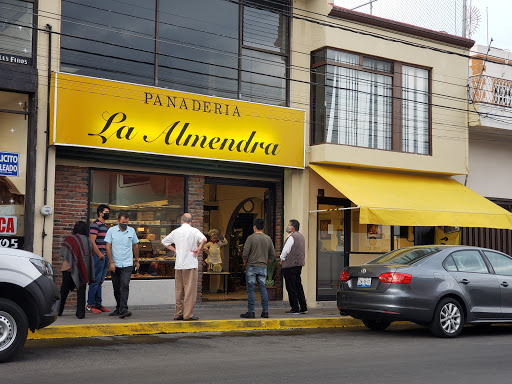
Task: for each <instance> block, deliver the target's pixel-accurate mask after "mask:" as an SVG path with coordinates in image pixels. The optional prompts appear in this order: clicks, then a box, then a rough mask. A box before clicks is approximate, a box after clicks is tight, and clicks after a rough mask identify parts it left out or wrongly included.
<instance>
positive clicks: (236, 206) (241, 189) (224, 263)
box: [202, 178, 276, 301]
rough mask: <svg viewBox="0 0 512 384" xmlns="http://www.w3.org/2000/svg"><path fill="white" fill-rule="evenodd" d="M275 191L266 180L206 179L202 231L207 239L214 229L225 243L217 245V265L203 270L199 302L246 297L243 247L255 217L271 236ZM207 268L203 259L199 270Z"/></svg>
mask: <svg viewBox="0 0 512 384" xmlns="http://www.w3.org/2000/svg"><path fill="white" fill-rule="evenodd" d="M275 191H276V188H275V185H274V184H270V183H262V182H247V181H245V182H244V181H234V180H226V179H214V178H208V179H207V180H206V182H205V195H204V212H205V214H204V225H203V227H204V233H205V234H208V236H207V238H208V241H210V240H211V239H210V235H211V234H213V233H214V232H215V230H217V231H218V232H219V234H220V235H222V237H223V238H225V239H226V240H227V244H225V245H221V246H220V259H221V264H217V265H216V266H215V270H214V271H212V272H207V273H204V272H203V280H202V297H203V301H225V300H230V301H232V300H247V291H246V285H245V267H244V265H243V259H242V252H243V246H244V244H245V241H246V239H247V237H248V236H249V235H251V234H252V233H253V229H252V228H253V221H254V219H255V218H257V217H261V218H263V219H264V220H265V224H266V225H265V233H267V234H268V235H269V236H270V237H271V238H272V239H274V233H275V219H274V218H275ZM222 243H223V242H222V241H221V242H219V243H217V244H222ZM217 249H218V248H217ZM206 257H208V255H207V254H205V258H206ZM209 267H210V270H211V266H209V265H206V263H205V262H203V271H205V270H207V268H209Z"/></svg>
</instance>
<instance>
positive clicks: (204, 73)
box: [61, 0, 289, 105]
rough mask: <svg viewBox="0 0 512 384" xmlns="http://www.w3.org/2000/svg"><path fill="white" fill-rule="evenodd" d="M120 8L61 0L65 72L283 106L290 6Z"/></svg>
mask: <svg viewBox="0 0 512 384" xmlns="http://www.w3.org/2000/svg"><path fill="white" fill-rule="evenodd" d="M123 4H124V6H123V9H122V12H121V11H119V7H118V4H117V3H116V1H115V0H91V1H89V2H88V4H87V5H86V4H80V3H74V2H63V3H62V36H61V70H62V71H63V72H71V73H75V74H80V75H88V76H95V77H101V78H106V79H114V80H122V81H129V82H134V83H139V84H148V85H158V86H160V87H166V88H171V89H176V90H180V91H185V92H194V93H200V94H204V95H212V96H218V97H226V98H232V99H243V100H249V101H255V102H260V103H266V104H274V105H286V104H287V102H288V97H287V95H288V92H287V86H288V84H287V81H286V80H287V70H286V67H287V63H288V56H289V47H288V46H289V43H288V39H289V35H288V28H289V27H288V24H289V20H288V13H289V12H288V7H289V2H288V1H276V0H274V1H270V0H251V1H240V2H230V1H223V0H189V1H180V0H168V1H154V2H146V1H142V0H128V1H126V3H123ZM155 15H158V21H157V18H156V17H155ZM241 15H242V17H240V16H241ZM77 19H79V20H80V23H77V22H76V20H77ZM105 25H107V26H108V28H107V29H105V27H104V26H105ZM83 36H87V39H84V38H83ZM241 36H243V37H242V38H241ZM240 56H241V57H242V58H241V59H239V57H240Z"/></svg>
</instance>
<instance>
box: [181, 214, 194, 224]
mask: <svg viewBox="0 0 512 384" xmlns="http://www.w3.org/2000/svg"><path fill="white" fill-rule="evenodd" d="M181 222H182V223H187V224H190V223H192V215H191V214H190V213H188V212H186V213H184V214H183V216H181Z"/></svg>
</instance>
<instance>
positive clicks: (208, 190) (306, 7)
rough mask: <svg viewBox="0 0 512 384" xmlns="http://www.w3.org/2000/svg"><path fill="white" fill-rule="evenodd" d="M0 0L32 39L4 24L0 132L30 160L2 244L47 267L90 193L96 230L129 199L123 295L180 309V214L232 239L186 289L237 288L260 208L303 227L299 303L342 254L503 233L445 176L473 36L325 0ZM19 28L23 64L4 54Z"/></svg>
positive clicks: (332, 285)
mask: <svg viewBox="0 0 512 384" xmlns="http://www.w3.org/2000/svg"><path fill="white" fill-rule="evenodd" d="M0 4H1V6H2V8H5V9H12V10H14V11H13V13H12V14H7V15H10V16H7V17H5V20H2V21H4V22H6V25H8V26H11V25H12V26H15V27H19V26H20V23H22V22H23V23H26V24H27V23H28V24H27V25H28V26H29V27H28V29H29V30H31V31H32V36H31V37H30V38H28V37H26V36H24V37H23V38H22V37H20V36H18V35H16V33H17V30H16V28H14V29H12V28H11V29H9V28H6V29H4V31H2V33H0V37H1V38H2V39H4V40H5V41H6V42H8V43H9V44H10V45H7V44H6V45H5V46H12V47H13V48H12V49H11V50H10V51H8V52H4V53H1V52H0V55H2V58H3V57H7V58H8V60H7V61H9V62H5V63H3V62H2V63H0V71H3V72H0V75H1V76H2V78H5V79H10V80H9V81H8V82H4V84H6V86H5V87H2V89H1V90H0V91H2V95H3V94H4V93H5V96H6V97H5V100H6V107H5V108H2V109H1V110H0V113H1V114H0V116H2V119H5V121H6V122H9V124H10V122H11V120H9V119H14V118H16V119H17V121H18V125H17V126H16V128H15V131H14V132H17V131H16V130H17V129H18V127H20V128H19V130H20V131H22V132H21V133H22V134H23V135H24V136H26V138H25V139H26V142H23V141H18V140H11V141H7V140H6V141H4V140H2V144H0V145H2V147H0V150H1V151H2V154H5V159H6V160H5V161H4V160H2V164H5V166H6V167H7V168H8V167H9V166H11V167H12V166H14V165H17V166H18V167H19V169H20V170H22V169H23V168H24V167H25V169H26V170H25V174H23V173H21V172H20V173H19V174H18V176H13V175H10V174H9V175H5V176H2V179H1V181H2V183H3V185H5V186H2V188H3V189H2V191H4V190H5V191H7V192H2V199H3V196H4V195H6V196H7V199H8V200H9V203H8V204H7V203H5V202H3V200H2V203H1V204H2V205H1V207H2V209H3V211H2V212H0V215H3V217H5V218H7V217H11V218H14V217H16V223H17V228H18V230H17V231H16V233H12V232H9V233H6V234H3V235H2V237H0V241H5V240H3V239H4V238H8V241H9V244H6V246H12V244H15V243H18V244H20V240H16V238H15V236H17V237H21V236H20V235H24V239H23V243H24V248H25V249H28V250H32V249H33V250H34V251H35V252H36V253H39V254H42V255H43V256H44V257H46V258H48V259H51V261H52V264H53V266H54V268H55V269H56V271H57V272H58V271H59V269H60V263H61V260H60V256H59V254H58V252H59V247H60V244H61V242H62V239H63V238H64V237H65V236H66V235H67V234H69V233H70V231H71V229H72V226H73V224H74V222H76V221H77V220H86V221H88V222H92V221H93V220H94V219H95V218H96V208H97V207H98V206H99V205H100V204H108V205H109V206H110V207H111V210H112V214H111V218H110V219H109V221H108V223H107V224H108V225H115V224H116V215H117V213H119V212H120V211H128V213H129V215H130V220H131V224H132V226H133V227H134V228H135V229H136V231H137V236H138V237H139V240H140V241H141V242H140V249H141V254H140V256H141V260H142V267H141V270H140V271H139V272H138V273H137V274H136V275H133V276H132V279H133V282H132V290H131V291H132V292H131V294H130V299H131V304H135V305H161V304H169V303H173V301H174V296H173V295H174V292H173V289H174V284H173V276H174V260H173V255H172V254H171V253H169V252H166V250H165V249H164V248H163V247H162V246H161V244H160V240H161V239H162V238H163V237H164V236H165V235H166V234H168V233H169V232H170V231H171V230H172V229H174V228H176V227H177V226H178V225H179V218H180V216H181V214H182V213H183V212H186V211H188V212H191V213H192V215H193V216H194V223H193V225H194V226H195V227H197V228H199V229H202V230H203V232H204V233H205V234H207V233H208V232H209V231H210V230H212V229H217V230H219V232H220V233H221V234H223V235H224V236H225V237H226V239H227V240H228V244H227V245H226V246H224V247H223V248H222V270H221V271H219V270H218V269H217V270H216V271H211V270H207V269H206V268H208V266H207V264H206V263H204V262H203V261H204V260H201V263H200V267H199V271H198V273H199V275H200V279H199V284H198V293H199V300H225V299H232V298H236V297H238V298H240V299H245V298H246V296H245V294H244V292H245V289H244V279H245V277H244V271H243V266H242V262H241V250H242V248H243V243H244V241H245V238H246V237H247V236H248V235H249V234H250V233H252V220H253V219H254V218H255V217H263V218H264V219H265V222H266V232H267V233H268V234H269V235H270V236H271V237H272V239H273V240H274V244H275V246H276V249H277V251H278V252H279V251H280V250H281V249H282V246H283V241H284V228H285V227H286V223H287V222H288V221H289V220H290V219H296V220H299V222H300V223H301V228H300V231H301V232H302V233H303V234H304V236H305V238H306V247H307V257H306V266H305V267H304V270H303V284H304V287H305V291H306V296H307V300H308V303H309V305H310V306H315V303H316V302H317V301H323V300H332V299H333V298H334V296H335V292H336V289H337V286H338V279H339V274H340V272H341V270H342V269H343V267H344V266H346V265H349V264H359V263H362V262H365V261H367V260H369V259H371V258H374V257H376V256H377V255H380V254H382V253H384V252H387V251H389V250H392V249H396V248H399V247H403V246H407V245H413V244H426V243H433V242H436V241H438V242H440V241H445V240H442V239H444V238H445V237H446V238H448V237H450V238H451V237H452V236H459V232H458V231H457V229H458V227H495V228H507V227H510V225H511V224H510V223H511V222H512V219H511V216H510V215H508V213H507V212H506V211H503V210H501V209H500V208H499V207H497V206H496V205H495V204H492V203H490V202H489V201H488V200H486V199H484V198H482V197H481V196H479V195H478V194H476V193H474V192H473V191H471V190H470V189H468V188H466V187H464V186H463V185H462V184H460V183H458V182H456V181H455V180H454V179H453V178H454V176H456V175H462V178H464V177H465V175H467V174H468V169H469V168H468V135H469V134H468V112H467V57H468V53H469V48H470V47H471V46H472V45H473V42H472V41H471V40H468V39H464V38H460V37H456V36H452V35H448V34H445V33H439V32H434V31H430V30H425V29H422V28H417V27H413V26H410V25H405V24H401V23H395V22H391V21H389V20H385V19H381V18H377V17H372V16H370V15H364V14H361V13H358V12H353V11H349V10H346V9H343V8H338V7H334V6H333V5H332V4H330V3H329V2H328V1H326V0H309V1H306V0H303V1H284V0H283V1H275V0H273V1H270V0H243V1H239V2H231V1H225V0H193V1H187V2H183V1H178V0H172V1H165V2H164V1H161V0H154V1H150V2H148V1H144V2H143V1H140V0H130V1H129V2H127V3H124V5H125V7H123V9H122V10H119V9H118V4H117V2H116V1H113V0H112V1H105V0H101V1H100V0H90V1H88V2H64V1H62V2H61V1H58V0H52V1H45V2H41V1H40V2H37V1H36V2H31V1H21V0H0ZM16 7H18V8H19V9H22V10H24V11H23V12H25V13H23V12H21V13H20V11H16V10H17V9H18V8H16ZM28 14H30V15H32V16H33V18H32V19H31V21H30V20H28V18H27V15H28ZM23 15H25V16H23ZM30 22H31V23H32V24H30ZM11 34H14V36H11ZM23 39H25V40H27V39H28V40H27V41H30V43H31V44H32V45H31V47H32V51H31V52H32V59H31V58H30V57H29V56H23V55H21V54H20V52H19V50H17V49H18V48H16V44H17V43H19V42H20V41H25V40H23ZM23 52H24V54H25V51H23ZM9 55H10V56H9ZM2 60H3V59H2ZM12 60H14V61H12ZM23 60H25V61H23ZM31 60H32V61H31ZM3 61H5V60H3ZM25 62H26V63H25ZM36 63H37V65H36ZM10 73H16V76H11V77H9V74H10ZM29 85H30V87H32V88H30V87H29ZM18 94H20V96H19V97H18ZM23 95H25V96H23ZM13 97H14V98H16V97H17V98H20V97H22V98H21V99H20V100H19V101H18V100H17V99H16V100H11V99H12V98H13ZM23 97H25V99H23ZM24 101H27V103H26V104H24ZM19 103H21V104H19ZM7 104H9V105H7ZM20 108H21V109H20ZM25 108H26V109H25ZM24 118H25V120H23V119H24ZM22 120H23V122H22ZM13 121H14V120H13ZM25 125H26V128H23V129H25V131H23V129H22V127H24V126H25ZM4 127H5V125H2V129H4V130H5V129H6V128H4ZM25 132H26V133H25ZM1 134H2V137H8V135H11V134H13V132H11V131H10V130H7V131H5V132H4V131H2V132H1ZM9 143H10V144H9ZM14 143H15V144H14ZM20 146H21V147H20ZM22 147H23V148H25V147H26V154H25V155H23V151H22V149H23V148H22ZM15 154H19V156H18V157H17V159H18V161H17V162H16V161H14V159H16V156H15ZM24 162H25V163H24ZM26 164H28V165H26ZM7 168H6V169H7ZM23 187H24V188H25V190H23ZM477 192H478V191H477ZM20 196H25V197H24V198H21V197H20ZM487 196H489V195H487ZM11 200H12V201H14V203H10V201H11ZM11 205H13V206H14V207H12V206H11ZM44 206H48V208H50V209H53V214H52V215H48V213H49V211H48V209H46V210H44V209H43V210H42V211H41V208H42V207H44ZM40 212H41V213H40ZM504 212H505V213H504ZM43 213H44V214H43ZM491 214H492V215H495V216H493V217H499V220H497V221H492V220H491V219H490V217H491ZM0 217H1V216H0ZM6 220H7V219H6ZM22 222H23V225H22V224H21V223H22ZM0 224H1V223H0ZM13 224H14V219H12V221H11V224H10V225H11V227H10V228H12V225H13ZM6 228H7V227H6ZM20 228H23V230H24V232H20V231H21V229H20ZM436 231H437V232H436ZM459 238H460V237H459ZM454 241H459V240H454ZM205 257H206V255H205ZM275 281H276V286H277V299H281V298H284V299H286V292H283V289H282V282H281V279H280V275H279V272H278V274H277V277H276V279H275ZM108 284H109V283H108V281H107V283H106V285H107V288H105V290H104V292H106V293H110V291H111V290H110V289H108ZM109 300H110V301H109ZM112 303H113V297H108V296H107V297H106V302H105V304H106V305H108V304H112Z"/></svg>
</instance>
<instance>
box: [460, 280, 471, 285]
mask: <svg viewBox="0 0 512 384" xmlns="http://www.w3.org/2000/svg"><path fill="white" fill-rule="evenodd" d="M460 282H461V283H462V284H466V285H467V284H469V280H467V279H462V280H461V281H460Z"/></svg>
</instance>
